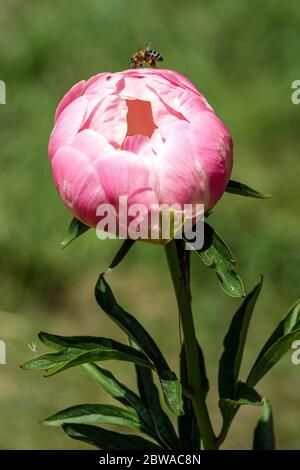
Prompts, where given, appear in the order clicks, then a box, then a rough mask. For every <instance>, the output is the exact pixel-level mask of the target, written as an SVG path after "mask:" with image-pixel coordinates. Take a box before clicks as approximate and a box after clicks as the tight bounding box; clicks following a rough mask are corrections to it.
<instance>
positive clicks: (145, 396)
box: [130, 340, 179, 450]
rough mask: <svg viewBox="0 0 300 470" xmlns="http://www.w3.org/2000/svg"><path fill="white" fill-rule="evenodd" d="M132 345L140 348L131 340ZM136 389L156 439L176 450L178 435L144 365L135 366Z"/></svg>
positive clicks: (164, 445) (164, 446)
mask: <svg viewBox="0 0 300 470" xmlns="http://www.w3.org/2000/svg"><path fill="white" fill-rule="evenodd" d="M130 344H131V346H132V347H135V348H137V349H138V350H139V349H140V348H139V346H138V345H136V344H135V343H134V342H133V341H132V340H130ZM135 369H136V375H137V383H138V390H139V394H140V397H141V399H142V402H143V403H144V404H145V405H146V407H147V409H148V411H149V414H150V416H151V419H152V428H153V429H154V433H155V436H156V437H157V441H158V442H159V443H160V444H161V445H162V447H163V448H166V449H171V450H176V449H179V441H178V437H177V435H176V433H175V430H174V428H173V425H172V423H171V421H170V419H169V417H168V416H167V415H166V413H165V412H164V410H163V409H162V407H161V403H160V399H159V393H158V390H157V387H156V385H155V384H154V382H153V377H152V372H151V371H150V370H149V369H147V368H146V367H142V366H138V365H136V366H135Z"/></svg>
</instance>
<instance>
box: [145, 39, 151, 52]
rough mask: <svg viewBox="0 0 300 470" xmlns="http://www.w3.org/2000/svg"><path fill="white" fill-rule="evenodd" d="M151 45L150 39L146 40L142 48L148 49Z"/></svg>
mask: <svg viewBox="0 0 300 470" xmlns="http://www.w3.org/2000/svg"><path fill="white" fill-rule="evenodd" d="M150 46H151V41H147V42H146V44H145V45H144V50H145V51H149V50H150Z"/></svg>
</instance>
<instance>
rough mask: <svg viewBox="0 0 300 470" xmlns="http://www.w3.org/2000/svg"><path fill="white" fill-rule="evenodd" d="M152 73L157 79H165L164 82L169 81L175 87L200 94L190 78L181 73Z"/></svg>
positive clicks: (167, 70)
mask: <svg viewBox="0 0 300 470" xmlns="http://www.w3.org/2000/svg"><path fill="white" fill-rule="evenodd" d="M150 70H151V69H150ZM151 72H152V73H153V75H154V76H155V79H158V78H163V79H164V80H168V81H169V82H170V83H172V84H173V85H176V86H179V87H181V88H183V89H187V88H188V89H189V90H191V91H194V92H196V93H199V91H198V89H197V87H196V86H195V85H194V84H193V83H192V82H191V81H190V80H189V79H188V78H186V77H185V76H184V75H182V74H181V73H179V72H175V71H174V70H170V69H157V70H153V69H152V70H151Z"/></svg>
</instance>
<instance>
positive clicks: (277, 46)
mask: <svg viewBox="0 0 300 470" xmlns="http://www.w3.org/2000/svg"><path fill="white" fill-rule="evenodd" d="M299 22H300V4H299V3H297V2H295V1H292V0H286V1H285V2H282V1H279V0H265V1H264V2H260V1H258V0H253V1H251V2H247V1H243V0H227V2H226V3H225V2H221V1H217V0H210V2H205V1H199V0H188V1H186V2H183V1H181V2H180V1H177V2H174V1H171V0H163V1H161V0H151V1H150V0H143V1H138V0H127V1H125V0H85V1H79V0H73V1H71V0H60V1H53V0H51V1H50V0H44V1H43V2H41V1H39V0H27V1H26V2H25V1H24V0H2V2H1V16H0V60H1V67H0V79H1V80H4V81H5V82H6V85H7V104H6V105H5V106H4V105H3V106H0V129H1V174H0V184H1V186H0V187H1V191H0V260H1V269H0V286H1V297H0V299H1V301H0V309H1V313H0V325H1V328H0V337H1V339H4V340H5V341H6V345H7V365H2V366H0V374H1V380H0V416H1V420H0V447H1V448H2V449H5V448H6V449H7V448H12V449H29V448H32V449H51V448H61V449H70V448H83V447H84V448H85V447H87V446H85V445H84V444H82V445H81V444H79V443H77V442H75V441H71V440H70V439H69V438H68V437H67V436H65V435H64V433H63V432H62V431H60V430H57V429H51V428H44V427H43V426H41V425H40V424H39V420H40V419H41V418H42V417H44V416H45V415H47V414H49V413H51V412H53V411H56V410H58V409H61V408H63V407H65V406H69V405H72V404H75V403H78V402H86V401H97V400H101V401H109V399H108V398H107V397H106V396H104V394H102V392H101V391H100V390H99V389H97V388H96V386H95V385H94V384H92V383H91V382H90V381H89V379H88V378H86V377H84V375H83V373H82V372H81V371H80V370H79V369H78V370H77V369H72V370H70V371H67V372H64V373H63V374H61V375H58V376H55V377H53V378H49V379H44V378H43V377H42V376H41V374H39V373H30V372H25V371H22V370H20V369H19V364H20V363H21V362H23V361H24V360H26V359H29V358H30V357H31V356H32V353H31V351H30V350H29V348H28V346H27V344H28V343H30V342H32V341H36V335H37V332H38V331H40V330H45V331H48V332H51V333H58V334H99V335H101V336H102V335H103V336H108V337H115V338H117V339H123V337H122V335H120V332H119V330H117V329H116V328H115V327H114V326H113V325H112V323H111V322H110V321H109V320H108V319H107V318H106V317H105V315H104V314H103V313H102V312H101V311H100V309H99V308H98V307H97V306H96V303H95V301H94V299H93V295H92V292H93V287H94V283H95V281H96V278H97V275H98V273H99V272H100V271H102V270H104V269H105V268H106V267H107V266H108V263H109V261H110V260H111V259H112V256H113V254H114V253H115V251H116V250H117V248H118V246H119V242H118V241H109V242H100V241H98V240H97V239H96V237H95V235H94V233H92V232H90V233H88V234H86V235H84V237H82V239H80V240H78V241H77V242H76V243H74V244H73V245H72V246H70V247H69V248H68V249H67V250H65V251H61V250H60V248H59V242H60V241H61V239H62V238H63V236H64V234H65V230H66V227H67V225H68V223H69V220H70V215H69V214H68V213H67V211H66V209H65V208H64V207H63V205H62V204H61V202H60V200H59V198H58V196H57V194H56V192H55V189H54V185H53V183H52V178H51V173H50V167H49V162H48V160H47V144H48V138H49V133H50V131H51V127H52V122H53V115H54V111H55V107H56V105H57V103H58V101H59V100H60V98H61V97H62V95H63V94H64V93H65V92H66V91H67V90H68V89H69V88H70V87H71V86H72V85H73V84H74V83H75V82H77V81H79V80H81V79H83V78H88V77H90V76H91V75H93V74H96V73H97V72H99V71H117V70H120V69H123V68H126V67H127V63H128V59H129V57H130V56H131V55H132V53H133V52H134V51H135V50H136V48H137V47H138V46H139V45H140V44H141V43H144V42H146V41H148V40H151V41H152V45H153V47H154V48H157V49H158V50H159V51H160V52H161V53H162V54H163V56H164V58H165V62H164V66H166V67H168V68H171V69H172V68H173V69H175V70H178V71H180V72H181V73H183V74H185V75H187V76H188V77H189V78H190V79H191V80H192V81H194V83H195V84H196V85H197V86H198V87H199V88H200V89H201V91H202V92H203V93H204V94H205V95H206V97H207V98H208V100H209V101H210V103H211V104H212V105H213V106H214V108H215V110H216V111H217V113H218V114H219V116H220V117H221V119H222V120H223V121H224V122H225V124H226V126H227V127H228V128H229V129H230V131H231V133H232V136H233V140H234V144H235V148H234V157H235V162H234V171H233V178H235V179H238V180H240V181H243V182H245V183H247V184H249V185H250V186H253V187H255V188H257V189H258V190H261V191H263V192H266V193H271V194H272V195H273V197H272V199H270V200H264V201H258V200H250V199H249V200H248V199H244V198H239V197H237V196H234V195H230V194H226V195H225V196H224V198H223V199H222V201H221V202H220V203H219V204H218V205H217V207H216V208H215V211H214V214H213V215H212V216H211V218H210V220H211V222H212V223H213V225H214V226H215V228H216V229H217V230H218V231H219V232H220V233H221V234H222V235H223V236H224V238H225V239H226V240H227V241H228V242H229V244H230V245H231V247H232V249H233V251H234V253H235V255H236V256H237V258H238V261H239V263H238V267H239V272H240V274H241V275H242V276H243V279H244V281H245V283H246V287H247V290H250V289H251V288H252V287H253V285H254V284H255V283H256V282H257V281H258V278H259V274H260V273H264V275H265V284H264V289H263V292H262V296H261V298H260V300H259V303H258V307H257V310H256V313H255V316H254V319H253V322H252V325H251V329H250V332H249V340H248V347H247V353H246V356H245V361H244V366H243V371H244V372H246V371H247V369H248V368H249V367H250V365H251V363H252V361H253V360H254V359H255V357H256V354H257V352H258V350H259V348H260V347H261V345H262V342H263V341H264V339H265V338H266V337H267V336H268V335H269V333H270V330H271V329H273V327H274V326H275V325H276V324H277V322H278V321H279V319H280V318H281V317H282V316H283V314H284V313H285V312H286V311H287V309H288V307H289V306H290V305H291V304H292V303H293V302H294V301H295V300H296V298H297V297H298V296H299V265H300V255H299V235H300V227H299V150H298V149H299V113H300V107H299V106H298V107H297V106H294V105H292V103H291V99H290V95H291V83H292V81H293V80H295V79H299V78H300V77H299V73H300V70H299V65H300V64H299V62H300V59H299V48H298V43H299ZM192 270H193V273H192V279H193V293H194V297H193V300H194V314H195V321H196V323H197V329H198V335H199V340H200V342H201V344H202V345H203V348H204V350H205V352H206V360H207V367H208V374H209V378H210V382H211V392H210V394H209V403H210V405H211V406H213V411H212V416H213V420H214V423H215V425H216V426H217V427H218V426H219V425H220V418H219V413H218V410H217V407H216V399H217V394H216V376H217V367H218V360H219V357H220V355H221V352H222V339H223V336H224V334H225V332H226V330H227V328H228V325H229V322H230V319H231V317H232V315H233V312H234V311H235V310H236V308H237V306H238V304H239V302H238V301H237V300H234V299H229V298H227V297H226V296H225V294H223V292H222V291H221V289H220V288H219V286H218V285H217V282H216V280H215V278H214V275H213V274H211V273H210V272H208V271H207V270H206V269H205V267H204V266H203V265H200V264H199V262H198V260H197V259H193V266H192ZM109 281H110V283H111V285H112V287H113V290H114V292H115V293H116V295H117V298H118V300H120V302H121V304H122V305H123V306H124V307H126V308H128V309H129V311H131V312H132V313H134V314H135V315H136V316H137V317H138V318H139V319H140V320H141V321H142V322H143V324H144V325H145V326H146V327H147V328H148V329H149V331H150V332H151V334H152V335H153V336H154V337H155V339H156V340H157V342H158V343H159V344H160V346H161V348H162V350H163V352H164V353H165V354H166V356H167V357H168V359H169V361H170V363H171V365H172V366H173V367H174V368H176V369H177V356H178V350H179V335H178V318H177V313H176V306H175V302H174V298H173V295H172V291H171V284H170V280H169V277H168V272H167V266H166V262H165V259H164V256H163V253H162V250H161V249H160V248H158V247H155V246H151V245H148V244H142V243H140V244H137V245H136V246H135V247H134V248H133V249H132V251H131V253H130V254H129V256H128V257H127V258H126V260H125V261H124V262H123V264H122V265H121V266H120V268H118V270H117V271H116V272H114V273H112V274H111V276H110V280H109ZM42 351H43V348H42V346H41V345H40V344H39V345H38V352H42ZM109 367H111V369H112V370H114V371H116V372H117V373H118V375H119V376H120V377H121V378H122V379H123V380H125V381H126V383H127V384H129V385H132V384H133V383H134V373H133V369H132V367H130V366H128V367H125V366H124V365H122V367H119V368H118V365H117V364H114V363H111V364H109ZM258 390H259V391H260V392H261V393H262V394H263V395H265V396H267V397H268V398H269V399H270V400H271V402H272V403H273V407H274V415H275V428H276V434H277V444H278V447H279V448H282V449H288V448H293V449H295V448H299V446H300V438H299V433H298V430H299V419H300V410H299V390H300V366H298V367H297V366H295V365H292V363H291V358H290V355H287V356H286V357H285V358H284V359H283V360H282V361H281V363H280V364H279V365H278V366H276V368H275V369H274V370H272V372H271V373H270V375H269V376H268V378H266V379H264V380H263V381H262V382H261V383H260V384H259V386H258ZM258 414H259V410H257V409H255V408H248V407H244V409H243V410H242V411H241V412H240V413H239V415H238V416H237V418H236V421H235V423H234V425H233V427H232V430H231V432H230V435H229V437H228V440H227V441H226V444H225V445H224V448H235V449H237V448H238V449H247V448H250V447H251V439H252V430H253V427H254V425H255V423H256V420H257V418H258Z"/></svg>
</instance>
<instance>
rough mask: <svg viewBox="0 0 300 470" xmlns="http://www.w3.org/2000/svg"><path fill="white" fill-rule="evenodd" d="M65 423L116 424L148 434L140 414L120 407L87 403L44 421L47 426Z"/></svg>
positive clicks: (59, 412)
mask: <svg viewBox="0 0 300 470" xmlns="http://www.w3.org/2000/svg"><path fill="white" fill-rule="evenodd" d="M65 423H80V424H116V425H118V426H126V427H128V428H131V429H135V430H138V431H142V432H147V430H146V429H145V428H144V426H143V424H142V422H141V421H140V419H139V416H138V414H137V413H136V412H135V411H134V410H132V409H131V410H126V409H124V408H120V407H118V406H113V405H102V404H97V403H95V404H94V403H85V404H81V405H76V406H71V407H70V408H66V409H65V410H62V411H58V412H57V413H55V414H53V415H51V416H49V417H48V418H46V419H44V420H43V424H46V425H47V426H61V425H62V424H65Z"/></svg>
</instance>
